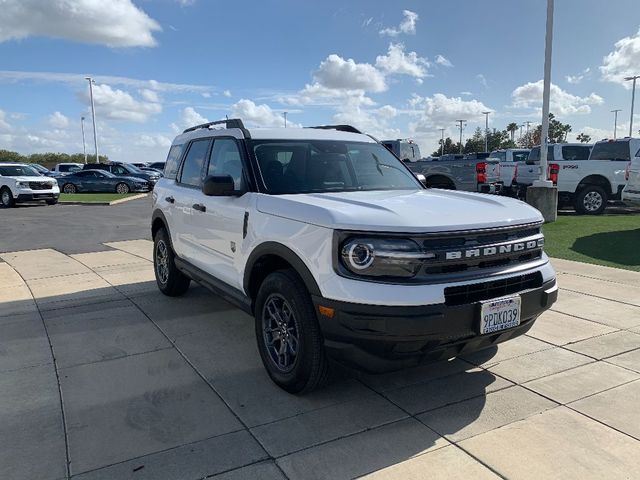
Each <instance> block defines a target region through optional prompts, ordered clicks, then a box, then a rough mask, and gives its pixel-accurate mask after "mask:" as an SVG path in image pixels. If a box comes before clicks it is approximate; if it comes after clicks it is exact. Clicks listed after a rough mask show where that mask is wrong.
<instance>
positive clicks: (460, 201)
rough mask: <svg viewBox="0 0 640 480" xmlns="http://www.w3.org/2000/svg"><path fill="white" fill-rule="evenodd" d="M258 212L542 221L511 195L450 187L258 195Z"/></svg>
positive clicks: (424, 221)
mask: <svg viewBox="0 0 640 480" xmlns="http://www.w3.org/2000/svg"><path fill="white" fill-rule="evenodd" d="M257 208H258V210H259V211H261V212H263V213H267V214H271V215H275V216H279V217H285V218H289V219H291V220H297V221H300V222H305V223H312V224H314V225H318V226H322V227H327V228H335V229H341V230H367V231H385V232H406V233H418V232H424V233H426V232H442V231H455V230H472V229H478V228H492V227H498V226H510V225H521V224H525V223H532V222H541V221H542V220H543V218H542V215H541V214H540V212H539V211H538V210H536V209H535V208H533V207H531V206H529V205H527V204H526V203H524V202H521V201H519V200H515V199H513V198H507V197H499V196H496V195H485V194H480V193H470V192H459V191H453V190H438V189H428V190H411V191H406V190H402V191H398V190H395V191H371V192H340V193H311V194H296V195H260V196H259V198H258V202H257Z"/></svg>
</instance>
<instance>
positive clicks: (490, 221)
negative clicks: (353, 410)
mask: <svg viewBox="0 0 640 480" xmlns="http://www.w3.org/2000/svg"><path fill="white" fill-rule="evenodd" d="M219 127H222V128H219ZM164 174H165V176H164V178H162V179H160V180H159V181H158V183H157V185H156V188H155V190H154V191H153V216H152V234H153V239H154V255H153V256H154V266H155V274H156V280H157V284H158V287H159V289H160V290H161V291H162V292H163V293H164V294H166V295H169V296H177V295H181V294H183V293H185V292H186V290H187V289H188V287H189V283H190V281H191V280H195V281H196V282H198V283H200V284H202V285H205V286H206V287H208V288H210V289H211V290H213V291H214V292H216V293H218V294H219V295H221V296H222V297H224V298H226V299H227V300H229V301H230V302H232V303H234V304H236V305H238V306H239V307H241V308H242V309H244V310H245V311H246V312H248V313H250V314H251V315H253V316H255V333H256V339H257V344H258V350H259V352H260V355H261V358H262V361H263V363H264V366H265V368H266V370H267V372H268V374H269V375H270V377H271V378H272V379H273V381H274V382H275V383H276V384H277V385H279V386H280V387H282V388H283V389H285V390H287V391H289V392H293V393H298V392H303V391H310V390H313V389H314V388H316V387H318V386H319V385H321V384H322V383H323V380H324V379H325V378H326V373H327V365H328V359H330V358H331V359H334V360H336V361H338V362H340V363H343V364H347V365H350V366H356V367H360V368H362V369H365V370H367V371H373V372H379V371H389V370H393V369H397V368H402V367H404V366H409V365H416V364H418V363H420V362H422V361H425V360H435V359H446V358H452V357H455V356H457V355H461V354H465V353H468V352H472V351H475V350H479V349H482V348H486V347H489V346H492V345H495V344H497V343H499V342H503V341H505V340H508V339H510V338H513V337H515V336H518V335H521V334H523V333H525V332H526V331H527V330H529V328H531V326H532V325H533V322H534V320H535V319H536V317H538V315H540V313H542V312H543V311H544V310H546V309H547V308H549V307H550V306H551V304H552V303H553V302H554V301H555V300H556V297H557V287H556V280H555V273H554V270H553V269H552V267H551V265H550V263H549V260H548V258H547V256H546V255H545V254H544V252H543V244H544V238H543V235H542V231H541V227H542V216H541V215H540V213H539V212H538V211H537V210H535V209H534V208H532V207H530V206H528V205H526V204H524V203H522V202H520V201H518V200H515V199H511V198H503V197H497V196H490V195H482V194H476V193H468V192H457V191H449V190H439V189H428V188H424V187H423V185H422V184H421V183H420V182H419V181H418V180H417V179H416V177H415V176H414V175H413V174H412V172H411V171H410V170H408V169H407V167H406V166H405V164H403V162H401V161H400V160H399V159H398V158H397V157H395V156H394V155H393V154H392V153H391V152H390V151H389V150H388V149H386V148H385V147H384V146H383V145H382V144H380V143H378V142H377V141H376V140H375V139H373V138H372V137H370V136H368V135H364V134H362V133H360V132H359V131H358V130H356V129H355V128H353V127H350V126H347V125H337V126H323V127H312V128H288V129H284V128H282V129H247V128H245V127H244V125H243V123H242V121H241V120H237V119H229V120H223V121H219V122H212V123H207V124H204V125H198V126H196V127H192V128H189V129H187V130H185V131H184V133H182V134H180V135H178V137H176V139H175V140H174V142H173V144H172V146H171V148H170V150H169V155H168V158H167V162H166V165H165V170H164Z"/></svg>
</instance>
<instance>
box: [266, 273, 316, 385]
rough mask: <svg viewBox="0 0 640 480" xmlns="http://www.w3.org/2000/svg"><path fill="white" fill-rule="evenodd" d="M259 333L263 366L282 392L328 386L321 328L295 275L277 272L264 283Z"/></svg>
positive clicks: (303, 288) (311, 303) (307, 294)
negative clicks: (326, 384)
mask: <svg viewBox="0 0 640 480" xmlns="http://www.w3.org/2000/svg"><path fill="white" fill-rule="evenodd" d="M269 312H273V313H269ZM278 319H279V320H278ZM282 320H284V322H282ZM255 329H256V340H257V343H258V350H259V352H260V357H261V358H262V363H263V365H264V367H265V369H266V370H267V373H268V374H269V376H270V377H271V380H273V382H274V383H275V384H276V385H278V386H279V387H280V388H282V389H283V390H286V391H287V392H289V393H305V392H311V391H313V390H315V389H317V388H319V387H321V386H322V385H323V384H324V383H325V382H326V380H327V378H328V371H329V367H328V362H327V358H326V354H325V351H324V341H323V337H322V333H321V331H320V326H319V325H318V320H317V318H316V314H315V309H314V307H313V302H312V301H311V296H310V295H309V292H308V291H307V289H306V288H305V286H304V284H303V283H302V280H301V279H300V277H299V276H298V275H297V274H296V273H295V272H294V271H292V270H279V271H276V272H273V273H271V274H269V275H268V276H267V278H265V280H264V281H263V282H262V285H260V289H259V290H258V295H257V296H256V307H255ZM283 335H286V338H287V340H286V342H285V343H284V344H283V339H282V337H283Z"/></svg>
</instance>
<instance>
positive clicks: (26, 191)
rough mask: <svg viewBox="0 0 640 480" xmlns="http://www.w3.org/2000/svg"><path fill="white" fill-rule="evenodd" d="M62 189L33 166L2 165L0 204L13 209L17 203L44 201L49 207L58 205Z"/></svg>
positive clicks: (0, 169)
mask: <svg viewBox="0 0 640 480" xmlns="http://www.w3.org/2000/svg"><path fill="white" fill-rule="evenodd" d="M59 196H60V189H59V188H58V184H57V183H56V181H55V180H54V179H50V178H47V177H44V176H42V175H40V174H39V173H38V171H37V170H35V169H34V168H33V167H32V166H31V165H27V164H23V163H1V164H0V204H2V206H3V207H5V208H9V207H13V206H14V205H15V204H16V203H21V202H32V201H36V200H44V201H45V202H47V204H48V205H55V204H56V203H58V197H59Z"/></svg>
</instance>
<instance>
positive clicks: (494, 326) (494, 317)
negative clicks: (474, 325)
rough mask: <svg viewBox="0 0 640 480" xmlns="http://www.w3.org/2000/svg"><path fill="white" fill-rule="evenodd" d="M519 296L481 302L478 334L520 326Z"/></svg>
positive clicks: (520, 301) (520, 300)
mask: <svg viewBox="0 0 640 480" xmlns="http://www.w3.org/2000/svg"><path fill="white" fill-rule="evenodd" d="M521 303H522V299H521V298H520V295H515V296H513V297H503V298H496V299H494V300H488V301H485V302H481V305H482V308H481V309H480V334H481V335H484V334H485V333H494V332H499V331H500V330H506V329H507V328H513V327H517V326H518V325H520V304H521Z"/></svg>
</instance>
